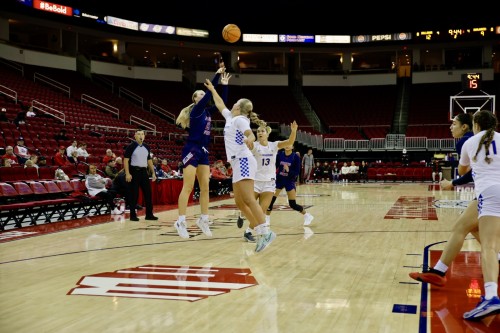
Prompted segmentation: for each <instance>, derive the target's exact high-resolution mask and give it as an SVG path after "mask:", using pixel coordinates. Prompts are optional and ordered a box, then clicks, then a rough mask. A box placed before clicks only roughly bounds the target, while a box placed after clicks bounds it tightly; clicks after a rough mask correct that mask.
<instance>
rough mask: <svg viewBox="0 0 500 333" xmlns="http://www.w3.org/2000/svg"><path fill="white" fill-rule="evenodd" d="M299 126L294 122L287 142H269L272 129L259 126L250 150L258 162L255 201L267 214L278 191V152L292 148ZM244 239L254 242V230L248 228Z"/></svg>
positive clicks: (267, 218)
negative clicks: (257, 201) (275, 192)
mask: <svg viewBox="0 0 500 333" xmlns="http://www.w3.org/2000/svg"><path fill="white" fill-rule="evenodd" d="M297 128H298V125H297V123H296V122H295V121H294V122H293V123H291V124H290V129H291V133H290V136H289V137H288V139H287V140H283V141H271V142H270V141H268V138H269V134H270V133H271V127H269V126H259V128H257V140H258V141H256V142H254V143H253V144H252V145H251V146H250V149H251V150H252V153H253V155H254V156H255V160H256V161H257V172H256V175H255V181H254V186H253V190H254V193H255V199H257V200H259V204H260V207H261V208H262V211H263V212H264V214H265V212H266V210H267V208H268V207H269V205H270V204H271V200H272V198H273V195H274V191H275V190H276V154H277V153H278V150H280V149H283V148H285V147H288V146H292V145H293V143H294V142H295V138H296V136H297ZM269 218H270V216H268V215H266V223H267V224H268V225H269V224H270V219H269ZM243 238H244V239H245V240H246V241H247V242H253V241H255V240H254V237H253V235H252V229H251V228H247V229H246V230H245V232H244V233H243Z"/></svg>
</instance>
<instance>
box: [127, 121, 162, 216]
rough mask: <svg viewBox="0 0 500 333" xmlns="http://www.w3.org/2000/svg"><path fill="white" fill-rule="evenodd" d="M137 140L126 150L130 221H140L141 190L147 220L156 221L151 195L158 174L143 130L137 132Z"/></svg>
mask: <svg viewBox="0 0 500 333" xmlns="http://www.w3.org/2000/svg"><path fill="white" fill-rule="evenodd" d="M134 137H135V140H134V141H133V142H132V143H130V144H129V145H128V146H127V148H126V149H125V157H124V159H123V167H124V169H125V180H126V181H127V183H128V184H129V190H130V203H129V205H130V221H136V222H137V221H139V218H138V217H137V214H136V208H135V206H136V204H137V199H138V197H139V189H141V190H142V194H143V196H144V201H145V202H146V217H145V219H146V220H151V221H156V220H158V217H156V216H154V215H153V199H152V194H151V182H150V180H149V174H148V172H151V178H152V180H153V181H156V174H155V171H154V170H153V161H152V160H151V150H150V148H149V146H148V145H147V144H145V143H144V138H145V133H144V131H143V130H137V131H136V132H135V136H134Z"/></svg>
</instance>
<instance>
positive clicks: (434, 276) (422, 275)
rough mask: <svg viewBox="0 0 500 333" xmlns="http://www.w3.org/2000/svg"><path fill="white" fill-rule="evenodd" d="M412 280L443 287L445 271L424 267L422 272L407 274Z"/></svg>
mask: <svg viewBox="0 0 500 333" xmlns="http://www.w3.org/2000/svg"><path fill="white" fill-rule="evenodd" d="M408 275H409V276H410V277H411V278H412V279H413V280H417V281H420V282H424V283H430V284H432V285H434V286H437V287H444V285H445V284H446V273H443V272H441V271H438V270H436V269H434V268H424V270H423V272H411V273H410V274H408Z"/></svg>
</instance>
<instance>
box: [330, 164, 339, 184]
mask: <svg viewBox="0 0 500 333" xmlns="http://www.w3.org/2000/svg"><path fill="white" fill-rule="evenodd" d="M330 170H331V174H332V182H336V183H337V182H338V181H339V180H340V169H339V167H338V165H337V163H335V162H333V163H332V167H331V168H330Z"/></svg>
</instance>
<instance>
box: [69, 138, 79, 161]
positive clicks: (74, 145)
mask: <svg viewBox="0 0 500 333" xmlns="http://www.w3.org/2000/svg"><path fill="white" fill-rule="evenodd" d="M77 149H78V142H77V141H76V140H73V142H72V143H71V145H70V146H68V148H67V149H66V156H68V157H71V156H72V155H73V151H76V150H77Z"/></svg>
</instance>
